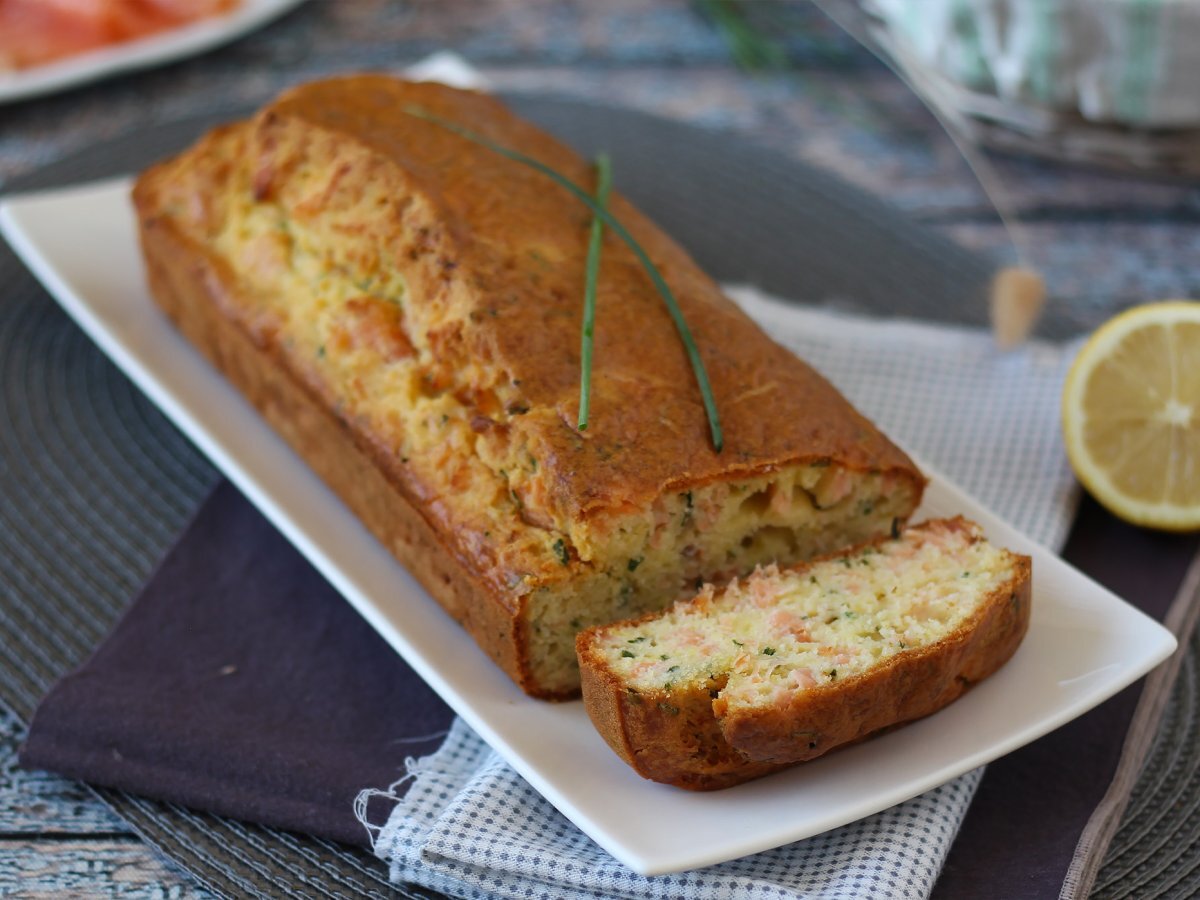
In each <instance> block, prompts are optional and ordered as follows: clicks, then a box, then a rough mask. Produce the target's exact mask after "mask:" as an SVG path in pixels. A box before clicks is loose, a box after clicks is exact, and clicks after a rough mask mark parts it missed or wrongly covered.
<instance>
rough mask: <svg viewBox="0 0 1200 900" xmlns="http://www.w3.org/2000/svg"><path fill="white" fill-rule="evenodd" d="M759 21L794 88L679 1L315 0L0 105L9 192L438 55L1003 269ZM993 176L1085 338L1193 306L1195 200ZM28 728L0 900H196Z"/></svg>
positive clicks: (860, 83) (959, 184) (969, 191)
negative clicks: (142, 69) (672, 125)
mask: <svg viewBox="0 0 1200 900" xmlns="http://www.w3.org/2000/svg"><path fill="white" fill-rule="evenodd" d="M754 16H755V17H756V20H758V21H762V22H764V23H766V24H767V25H768V27H770V28H771V29H772V32H773V33H774V34H777V35H779V36H780V37H781V39H782V40H783V43H784V44H785V46H786V49H787V51H788V54H789V57H790V60H791V65H790V67H789V68H788V69H787V70H786V71H782V72H777V73H773V74H769V75H758V76H754V75H748V74H746V73H744V72H742V71H739V70H738V69H737V68H736V67H735V66H734V65H733V64H732V63H731V61H730V57H729V54H728V50H727V47H726V45H725V43H724V42H723V41H722V39H721V38H720V36H719V35H718V34H717V33H716V32H715V31H714V29H713V28H712V27H711V25H710V24H709V23H708V22H707V21H706V20H705V19H704V18H703V17H702V16H701V15H700V14H699V13H698V12H697V11H696V10H695V9H694V8H693V7H692V6H690V5H688V4H687V3H683V2H667V0H609V2H606V3H589V2H586V0H574V2H546V0H538V2H517V0H474V2H469V0H443V2H436V0H422V2H407V3H402V2H389V0H353V2H347V0H340V2H339V0H310V2H309V3H307V4H305V5H304V6H302V7H301V8H299V9H298V10H296V11H295V12H293V13H291V14H289V15H287V16H286V17H284V18H283V19H281V20H280V21H278V22H276V23H274V24H272V25H270V26H268V27H267V28H265V29H263V30H262V31H260V32H259V33H257V34H255V35H253V36H251V37H249V38H246V39H243V40H242V41H239V42H238V43H236V44H234V45H231V46H229V47H227V48H224V49H222V50H219V51H216V52H214V53H210V54H208V55H206V56H203V57H199V58H196V59H193V60H190V61H186V62H182V63H178V64H175V65H171V66H167V67H165V68H161V69H158V70H155V71H152V72H147V73H142V74H134V75H129V76H125V77H122V78H119V79H116V80H112V81H108V82H105V83H103V84H99V85H95V86H91V87H86V88H82V89H78V90H74V91H70V92H67V93H64V94H61V95H58V96H55V97H50V98H45V99H40V100H34V101H30V102H26V103H22V104H16V105H12V106H8V107H0V190H2V189H3V186H4V184H5V183H7V182H8V181H10V180H12V179H14V178H17V177H19V176H20V175H21V174H23V173H26V172H31V171H33V170H34V169H36V168H37V167H39V166H41V165H44V164H46V163H49V162H52V161H54V160H56V159H60V158H62V157H63V156H65V155H67V154H70V153H73V152H77V151H80V150H82V149H85V148H86V147H87V146H89V145H90V144H93V143H95V142H97V141H101V140H104V139H106V138H111V137H115V136H118V135H122V134H127V133H130V132H134V131H136V130H137V129H138V128H141V127H144V126H147V125H149V124H152V123H156V122H163V121H168V120H170V119H174V118H180V117H184V116H190V115H197V114H201V113H210V112H220V111H221V110H222V109H227V108H230V107H233V106H241V105H251V104H258V103H261V102H263V101H264V100H266V99H267V98H268V97H270V96H271V95H272V94H274V93H275V92H276V91H278V90H279V89H280V88H282V87H285V86H286V85H289V84H292V83H295V82H298V81H301V80H305V79H308V78H312V77H318V76H321V75H326V74H331V73H337V72H345V71H351V70H355V69H362V68H376V69H378V68H384V69H399V68H402V67H404V66H405V65H408V64H410V63H412V62H415V61H417V60H418V59H420V58H421V57H423V56H425V55H426V54H428V53H430V52H432V51H435V50H439V49H447V48H449V49H453V50H456V51H458V52H459V53H461V54H462V55H463V56H464V57H465V58H466V59H467V60H468V61H470V62H471V63H473V64H474V65H476V66H477V67H478V68H479V69H480V70H481V71H482V72H483V73H484V74H485V75H486V76H487V77H488V78H489V79H490V80H491V81H492V83H493V84H494V85H495V86H496V87H497V88H499V89H501V90H514V91H539V92H552V93H556V94H559V95H566V96H570V97H574V98H578V99H580V100H584V101H589V102H595V103H604V104H620V105H627V106H630V107H633V108H637V109H641V110H644V111H647V112H652V113H655V114H658V115H662V116H666V117H671V118H676V119H682V120H686V121H689V122H693V123H697V124H701V125H705V126H710V127H713V128H719V129H729V130H734V131H737V132H739V133H741V134H744V135H745V137H746V139H747V140H751V141H757V142H759V143H761V144H765V145H768V146H771V147H773V148H776V149H778V150H780V151H782V152H784V153H787V154H791V155H793V156H795V157H797V158H800V159H803V160H806V161H808V162H810V163H815V164H817V165H820V166H823V167H825V168H827V169H829V170H830V171H832V172H834V173H836V174H837V175H839V176H841V177H842V178H845V179H847V180H849V181H852V182H854V183H856V184H858V185H860V186H863V187H866V188H867V189H869V190H871V191H873V192H875V193H877V194H880V195H883V196H886V197H887V198H889V199H890V200H891V201H893V202H894V203H896V204H898V205H900V206H902V207H904V208H905V209H906V210H908V211H909V212H910V213H911V214H912V215H913V216H915V217H917V218H918V219H920V220H922V221H924V222H926V223H928V224H931V225H933V226H935V227H937V228H940V229H943V230H944V231H945V232H946V233H948V234H950V235H952V236H953V237H955V238H956V239H958V240H960V241H962V242H964V243H967V244H970V245H971V246H974V247H978V248H982V249H984V250H985V251H987V252H989V253H991V254H993V255H994V256H995V258H996V259H997V261H998V262H1008V261H1010V260H1011V258H1012V246H1011V243H1010V240H1009V237H1008V235H1007V234H1006V232H1005V230H1004V228H1003V227H1002V226H1001V224H1000V223H999V221H998V219H997V216H996V214H995V212H994V208H993V206H992V204H991V203H990V202H989V201H988V199H987V198H986V196H984V194H983V193H982V192H981V190H980V189H979V187H978V184H977V183H976V181H975V180H974V177H973V176H972V174H971V172H970V170H969V169H968V168H967V166H966V164H965V163H964V162H963V160H962V158H961V157H960V156H959V154H958V153H957V151H956V150H955V149H954V147H953V144H952V143H951V142H950V141H949V139H948V138H947V137H946V136H945V134H944V133H942V132H941V130H940V128H939V127H938V126H937V124H936V122H935V121H934V120H933V119H932V117H931V116H930V115H929V114H928V113H927V112H926V111H925V109H924V108H923V107H922V105H921V104H920V102H919V101H917V100H916V99H915V98H914V97H913V96H912V95H911V94H910V93H909V92H908V91H907V90H906V89H905V88H904V87H903V86H902V85H901V84H900V83H899V82H898V81H897V79H896V78H895V77H894V76H893V75H892V74H891V73H890V72H889V71H888V70H887V69H886V68H885V67H884V66H883V65H881V64H880V63H878V62H877V61H876V60H875V59H873V58H872V57H871V55H870V54H869V53H867V52H865V51H864V50H863V49H861V48H860V47H858V46H857V45H856V44H855V43H854V42H853V41H852V40H850V39H849V38H847V37H846V36H845V35H843V34H842V33H841V32H839V31H838V29H837V28H836V27H834V26H833V25H831V24H830V23H829V22H828V21H827V20H825V19H824V18H823V17H822V16H821V14H820V13H819V12H817V11H816V10H815V9H813V8H812V7H811V6H810V5H809V4H808V3H805V2H797V3H785V2H776V3H771V4H759V5H758V6H756V7H755V11H754ZM767 19H770V20H771V21H770V22H767ZM994 163H995V165H996V168H997V172H998V175H999V177H1000V179H1001V182H1002V184H1003V186H1004V191H1005V193H1006V195H1007V196H1008V198H1009V202H1010V203H1011V204H1012V206H1013V207H1014V209H1015V210H1016V211H1017V214H1018V219H1019V223H1020V224H1019V226H1018V227H1019V228H1021V229H1022V230H1023V232H1024V239H1025V241H1026V242H1027V243H1028V244H1029V245H1030V246H1031V247H1032V248H1034V252H1033V259H1032V262H1033V263H1034V264H1035V265H1036V266H1037V267H1038V268H1039V269H1040V270H1041V271H1042V272H1043V274H1044V275H1045V277H1046V279H1047V283H1048V285H1049V288H1050V291H1051V295H1052V302H1053V303H1055V304H1058V305H1059V309H1060V310H1061V311H1062V312H1063V317H1064V319H1065V321H1067V322H1070V323H1074V325H1075V327H1076V328H1078V329H1079V330H1084V329H1090V328H1091V327H1094V326H1095V325H1096V324H1098V323H1099V322H1101V321H1103V320H1104V319H1105V318H1107V317H1108V316H1109V315H1111V314H1112V313H1113V312H1114V311H1116V310H1118V309H1121V308H1124V307H1126V306H1129V305H1131V304H1134V303H1138V302H1143V301H1147V300H1153V299H1161V298H1166V297H1196V296H1200V265H1197V264H1196V260H1197V259H1200V186H1198V185H1196V184H1186V183H1180V182H1176V181H1170V180H1152V179H1135V178H1131V177H1128V176H1124V175H1118V174H1111V173H1104V172H1098V171H1083V170H1077V169H1069V168H1065V167H1060V166H1056V165H1053V164H1047V163H1041V162H1034V161H1030V160H1023V159H1018V158H997V159H994ZM696 189H697V190H703V189H704V187H703V185H697V186H696ZM22 732H23V729H22V726H21V724H20V723H19V722H17V721H15V720H14V719H13V718H12V717H10V716H7V715H5V714H3V713H2V712H0V896H5V897H7V896H14V897H41V896H146V897H192V896H207V894H206V893H205V892H204V891H203V890H201V889H200V888H198V887H195V886H194V885H193V884H191V883H190V882H189V881H188V878H187V876H186V874H185V873H182V872H181V871H179V870H177V869H176V868H174V867H173V866H171V865H169V864H166V863H164V862H162V861H161V860H159V859H158V858H157V857H156V856H154V854H153V853H152V852H151V851H149V850H148V849H147V848H146V847H144V846H143V845H142V844H141V842H140V841H139V840H138V838H137V837H136V836H135V835H133V834H132V833H130V831H129V830H128V828H127V827H126V826H125V825H123V823H122V822H121V821H120V820H118V819H117V818H115V817H114V816H113V815H111V814H110V813H108V812H107V811H106V809H105V808H104V807H103V806H102V805H100V804H99V803H98V802H97V801H96V800H95V799H93V798H92V796H91V795H90V794H89V792H88V791H87V789H86V788H84V787H81V786H79V785H76V784H74V783H71V782H68V781H65V780H63V779H60V778H56V777H54V776H51V775H48V774H45V773H36V772H25V771H22V770H20V769H18V768H17V766H16V748H17V746H18V744H19V742H20V739H21V735H22Z"/></svg>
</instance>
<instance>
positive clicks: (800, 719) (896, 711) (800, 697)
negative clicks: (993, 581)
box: [576, 517, 1032, 790]
mask: <svg viewBox="0 0 1200 900" xmlns="http://www.w3.org/2000/svg"><path fill="white" fill-rule="evenodd" d="M952 524H955V525H956V526H961V527H966V526H967V523H966V522H965V520H963V519H961V517H960V518H958V519H955V520H952ZM917 527H920V526H917ZM870 543H879V542H878V541H874V542H870ZM863 546H867V545H863ZM856 549H860V548H856ZM853 552H854V550H849V551H843V552H842V553H838V554H834V555H833V556H831V557H827V558H835V557H838V556H843V555H849V554H851V553H853ZM1011 556H1012V559H1013V565H1014V569H1015V572H1014V575H1013V577H1012V578H1011V579H1010V580H1009V581H1008V582H1007V583H1005V584H1004V585H1002V586H1001V587H999V588H997V589H996V590H994V591H993V592H992V593H991V594H990V595H989V596H988V597H987V598H986V599H985V600H983V601H982V602H981V604H980V606H979V609H978V610H977V611H976V613H975V614H974V615H973V616H972V617H971V618H970V619H968V620H967V621H966V622H964V623H963V624H962V625H961V626H960V627H959V628H958V629H956V630H955V631H954V632H953V633H952V634H950V635H948V636H946V637H945V638H943V639H942V640H940V641H938V642H937V643H935V644H932V645H930V646H928V647H924V648H920V649H915V650H910V651H906V652H901V653H898V654H896V655H895V656H893V657H891V658H890V659H888V660H886V661H885V662H884V663H883V664H881V665H879V666H875V667H872V668H871V669H869V670H868V671H866V672H864V673H862V674H861V675H858V676H855V677H852V678H847V679H845V680H843V681H840V682H838V683H836V684H830V685H823V686H820V687H817V688H813V689H809V690H805V691H798V692H796V693H795V694H794V695H793V697H792V700H791V702H790V704H789V705H788V706H786V707H783V708H777V709H769V710H767V709H763V710H753V711H746V710H731V709H728V708H727V707H726V704H725V703H724V702H723V701H722V700H721V699H720V697H719V696H718V692H719V691H720V690H721V688H723V687H724V682H723V681H714V682H712V684H710V685H709V686H707V687H706V688H705V689H703V690H699V689H693V690H687V691H683V690H678V689H676V690H674V691H672V692H671V693H670V694H667V693H665V692H663V691H655V692H637V691H633V690H630V689H629V688H628V687H627V686H626V685H625V684H624V683H623V681H622V680H621V679H620V678H619V677H618V676H617V675H616V674H614V673H613V671H612V670H611V668H610V667H609V666H608V664H607V661H606V659H605V657H604V653H603V651H602V650H600V648H599V646H598V644H599V639H598V635H599V632H600V630H599V629H589V630H587V631H584V632H582V633H581V634H580V635H579V636H578V637H577V639H576V650H577V653H578V656H579V662H580V672H581V677H582V682H583V700H584V706H585V708H586V709H587V712H588V716H589V717H590V718H591V720H592V723H593V724H594V725H595V726H596V729H597V730H598V731H599V732H600V734H601V736H602V737H603V738H604V740H605V741H606V742H607V743H608V745H609V746H610V747H612V749H613V750H615V751H616V752H617V754H618V755H619V756H620V757H621V758H622V759H624V760H625V761H626V762H627V763H629V764H630V765H631V766H632V767H633V768H634V769H635V770H636V771H637V772H638V774H640V775H641V776H642V777H644V778H648V779H651V780H653V781H659V782H663V783H665V784H671V785H675V786H677V787H682V788H687V789H689V790H717V789H719V788H725V787H730V786H732V785H735V784H740V783H742V782H745V781H749V780H751V779H754V778H759V777H761V776H763V775H767V774H770V773H771V772H776V771H778V770H780V769H783V768H786V767H788V766H790V765H794V764H795V763H798V762H804V761H807V760H810V759H815V758H816V757H818V756H821V755H823V754H825V753H828V752H829V751H830V750H834V749H836V748H838V747H842V746H845V745H847V744H850V743H853V742H855V741H859V740H862V739H863V738H866V737H869V736H870V735H872V734H876V733H878V732H880V731H884V730H886V729H888V728H891V727H894V726H896V725H900V724H903V723H905V722H911V721H913V720H915V719H920V718H923V717H925V716H928V715H931V714H932V713H935V712H937V711H938V710H939V709H942V708H944V707H945V706H947V705H948V704H950V703H952V702H953V701H954V700H956V699H957V698H958V697H960V696H961V695H962V694H963V693H964V692H965V691H966V690H967V689H968V688H969V687H971V685H973V684H975V683H977V682H979V681H982V680H983V679H984V678H986V677H988V676H989V675H991V674H992V673H993V672H995V671H996V670H997V669H999V668H1000V666H1002V665H1003V664H1004V663H1005V662H1006V661H1007V660H1008V659H1009V658H1010V657H1011V656H1012V655H1013V653H1015V652H1016V650H1017V647H1018V646H1019V645H1020V643H1021V640H1022V638H1023V637H1024V636H1025V632H1026V631H1027V630H1028V627H1029V616H1030V609H1031V589H1032V561H1031V560H1030V558H1029V557H1027V556H1018V555H1015V554H1011ZM816 562H820V560H814V563H813V564H815V563H816ZM805 568H807V566H797V567H796V569H797V570H803V569H805ZM656 615H658V614H651V615H647V616H643V617H640V619H641V620H648V619H651V618H654V617H655V616H656ZM635 621H637V620H635Z"/></svg>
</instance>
